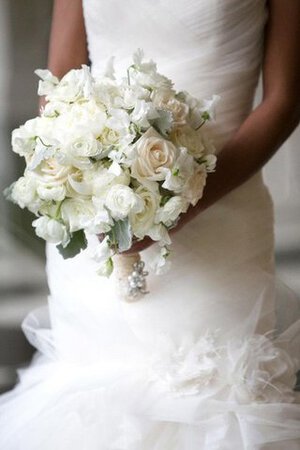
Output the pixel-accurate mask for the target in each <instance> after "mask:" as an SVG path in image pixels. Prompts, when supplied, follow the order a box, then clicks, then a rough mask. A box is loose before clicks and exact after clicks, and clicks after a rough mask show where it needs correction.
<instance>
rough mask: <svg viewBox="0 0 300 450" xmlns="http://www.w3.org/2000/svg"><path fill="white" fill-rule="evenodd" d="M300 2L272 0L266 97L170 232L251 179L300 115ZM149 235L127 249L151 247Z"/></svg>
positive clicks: (266, 62)
mask: <svg viewBox="0 0 300 450" xmlns="http://www.w3.org/2000/svg"><path fill="white" fill-rule="evenodd" d="M299 49H300V2H299V1H295V0H286V1H282V0H269V20H268V24H267V28H266V35H265V51H264V60H263V100H262V102H261V104H260V105H259V106H258V107H257V108H256V109H255V110H254V111H253V112H252V113H251V114H250V115H249V116H248V117H247V119H246V120H245V121H244V122H243V124H242V125H241V127H240V128H239V130H238V131H237V132H236V133H235V134H234V136H233V137H232V138H231V139H230V140H229V142H228V143H227V144H226V145H225V146H224V148H223V149H222V151H221V152H220V153H219V155H218V161H217V169H216V171H215V172H214V173H212V174H209V176H208V178H207V185H206V187H205V190H204V196H203V198H202V199H201V200H200V201H199V202H198V203H197V205H196V206H194V207H190V208H189V210H188V211H187V213H186V214H183V215H182V217H181V218H180V221H179V223H178V225H177V226H176V227H175V228H174V229H173V230H171V233H174V232H176V231H178V230H179V229H181V228H182V227H183V226H184V225H185V224H186V223H187V222H189V221H190V220H191V219H193V218H194V217H195V216H196V215H198V214H199V213H201V212H202V211H204V210H205V209H206V208H208V207H209V206H211V205H213V204H214V203H215V202H217V201H218V200H219V199H220V198H222V197H223V196H224V195H226V194H227V193H229V192H230V191H231V190H233V189H235V188H237V187H238V186H240V185H241V184H242V183H244V182H245V181H246V180H248V179H249V178H250V177H251V176H252V175H254V173H255V172H257V171H258V170H259V169H260V168H262V167H263V165H264V164H265V163H266V162H267V161H268V160H269V159H270V158H271V156H272V155H273V154H274V153H275V152H276V150H277V149H278V148H279V147H280V146H281V144H282V143H283V142H284V141H285V140H286V139H287V138H288V136H289V135H290V134H291V133H292V131H293V130H294V128H295V127H296V126H297V124H298V123H299V119H300V64H299ZM151 243H152V241H151V240H150V239H149V238H146V239H144V240H143V241H141V242H138V243H136V244H135V245H134V246H133V247H132V248H131V249H130V250H129V251H128V253H130V252H135V251H140V250H143V249H144V248H146V247H148V246H149V245H151Z"/></svg>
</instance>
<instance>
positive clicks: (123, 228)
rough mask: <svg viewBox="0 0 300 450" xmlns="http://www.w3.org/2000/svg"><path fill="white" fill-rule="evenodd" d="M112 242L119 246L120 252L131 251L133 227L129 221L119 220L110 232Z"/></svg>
mask: <svg viewBox="0 0 300 450" xmlns="http://www.w3.org/2000/svg"><path fill="white" fill-rule="evenodd" d="M109 238H110V241H111V242H112V243H113V244H116V245H117V246H118V250H119V251H120V252H124V251H125V250H129V249H130V247H131V244H132V235H131V227H130V223H129V220H128V219H124V220H118V221H117V222H115V223H114V226H113V227H112V228H111V230H110V232H109Z"/></svg>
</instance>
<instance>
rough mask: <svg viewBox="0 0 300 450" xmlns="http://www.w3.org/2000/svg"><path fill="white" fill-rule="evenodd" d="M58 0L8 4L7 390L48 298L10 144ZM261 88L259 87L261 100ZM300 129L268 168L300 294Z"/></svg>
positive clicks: (0, 208) (3, 302)
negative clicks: (17, 197) (35, 313)
mask: <svg viewBox="0 0 300 450" xmlns="http://www.w3.org/2000/svg"><path fill="white" fill-rule="evenodd" d="M51 11H52V0H43V1H42V2H41V1H40V0H22V1H20V0H1V2H0V61H1V65H0V191H1V195H0V392H2V391H4V390H6V389H9V388H10V387H11V386H12V385H13V384H14V382H15V379H16V372H15V369H16V368H17V367H20V366H22V365H24V364H26V363H27V362H28V360H29V359H30V357H31V355H32V352H33V349H32V348H31V347H30V345H29V344H28V343H27V342H26V339H25V338H24V335H23V333H22V331H21V328H20V324H21V322H22V320H23V318H24V316H25V315H26V314H27V312H29V311H30V310H32V309H34V308H35V307H38V306H40V305H43V304H45V303H46V301H47V295H48V289H47V283H46V277H45V260H44V245H43V242H42V241H41V240H39V239H38V238H36V237H35V235H34V233H33V231H32V228H31V222H32V219H33V218H32V216H31V214H30V213H27V212H26V211H23V210H20V209H19V208H18V207H16V206H14V205H12V204H11V203H8V202H7V201H5V200H4V198H3V195H2V191H3V189H4V188H5V187H7V186H8V185H9V184H11V182H12V181H14V180H15V179H16V178H18V177H19V176H20V175H21V173H22V170H23V164H22V160H21V158H18V157H17V155H15V154H14V153H13V152H12V151H11V149H10V134H11V131H12V129H14V128H16V127H17V126H19V125H20V124H21V123H23V122H25V121H26V120H27V119H29V118H31V117H33V116H35V115H37V113H38V108H37V96H36V90H37V81H38V80H37V77H36V76H35V75H34V74H33V72H34V70H35V69H36V68H45V67H46V58H47V45H48V37H49V29H50V21H51ZM260 91H261V88H260V86H259V87H258V90H257V95H256V103H257V102H258V101H259V98H260V93H261V92H260ZM299 147H300V128H299V127H298V129H297V130H296V131H295V132H294V134H293V135H292V136H291V138H290V139H289V140H288V141H287V142H286V144H285V145H284V146H283V147H282V148H281V149H280V150H279V151H278V152H277V154H276V155H275V157H274V158H273V159H272V160H271V161H270V162H269V163H268V165H267V166H266V168H265V171H264V175H265V181H266V183H267V184H268V186H269V188H270V190H271V193H272V195H273V199H274V205H275V214H276V227H275V232H276V263H277V270H278V274H279V276H280V278H281V279H282V280H283V281H284V282H286V284H288V285H289V286H290V287H291V288H292V289H293V290H295V291H296V292H297V293H299V295H300V276H299V275H300V195H299V192H300V151H299Z"/></svg>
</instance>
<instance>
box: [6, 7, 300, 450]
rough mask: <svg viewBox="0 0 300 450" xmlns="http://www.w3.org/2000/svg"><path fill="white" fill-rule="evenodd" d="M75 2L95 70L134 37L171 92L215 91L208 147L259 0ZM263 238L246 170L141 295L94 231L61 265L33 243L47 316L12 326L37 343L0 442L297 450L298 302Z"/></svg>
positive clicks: (261, 200)
mask: <svg viewBox="0 0 300 450" xmlns="http://www.w3.org/2000/svg"><path fill="white" fill-rule="evenodd" d="M84 13H85V18H86V27H87V34H88V42H89V51H90V58H91V61H92V65H93V71H94V72H95V73H97V72H101V71H102V70H103V68H104V66H105V62H106V61H107V59H108V57H110V56H111V55H112V54H114V55H115V56H116V68H117V74H120V71H121V70H122V68H124V67H126V65H127V63H128V62H129V61H130V57H131V55H132V53H133V51H134V50H135V49H136V48H137V47H141V48H143V49H144V51H145V54H146V57H148V58H153V59H154V60H156V61H157V63H158V68H159V70H160V71H161V72H162V73H164V74H165V75H167V76H169V77H171V78H172V79H173V80H174V82H175V87H176V88H178V89H186V90H188V91H190V92H191V93H192V94H194V95H199V96H200V97H203V96H210V95H211V94H219V95H221V96H222V103H221V107H220V108H219V114H218V121H217V125H216V126H212V127H211V134H212V135H213V136H214V139H215V140H216V142H217V148H218V151H220V150H221V148H222V145H223V144H224V143H225V142H226V141H227V140H228V139H229V138H230V136H231V135H232V133H234V131H235V130H236V129H237V128H238V127H239V125H240V124H241V123H242V121H243V120H244V118H245V117H246V116H247V114H249V112H250V110H251V107H252V100H253V95H254V91H255V87H256V83H257V78H258V74H259V70H260V64H261V55H262V46H263V32H264V26H265V23H266V20H267V17H268V12H267V9H266V4H265V1H263V0H176V1H175V2H174V0H139V1H136V0H126V1H121V0H109V1H99V0H84ZM245 156H246V155H245ZM273 240H274V238H273V207H272V200H271V198H270V195H269V192H268V190H267V188H266V186H265V185H264V182H263V180H262V176H261V173H258V174H256V175H255V176H254V177H252V178H251V179H250V180H249V181H248V182H246V183H245V184H243V185H242V186H241V187H239V188H238V189H236V190H235V191H233V192H232V193H230V194H229V195H227V196H226V197H225V198H223V199H222V200H220V201H219V202H218V203H217V204H215V205H214V206H212V207H211V208H209V209H208V210H207V211H205V212H204V213H202V214H201V215H199V216H198V217H197V218H195V219H194V220H193V221H192V222H190V223H189V224H188V225H187V226H185V227H184V228H183V229H182V230H181V231H179V232H178V233H177V234H176V235H174V238H173V241H174V242H173V257H172V269H171V271H170V272H169V273H167V274H166V275H164V276H156V275H153V274H151V275H150V276H149V279H148V287H149V289H150V294H148V295H147V296H146V297H145V298H144V299H143V300H141V301H138V302H134V303H126V302H122V301H121V300H120V299H119V298H118V296H117V294H116V290H115V284H114V278H113V277H112V278H110V279H103V278H99V277H98V276H97V275H96V273H95V271H96V269H97V264H96V263H95V262H93V261H92V260H91V257H90V255H91V253H92V249H93V246H95V245H97V240H96V238H94V237H91V238H90V241H89V246H88V249H87V250H86V251H84V252H82V253H81V254H80V255H78V256H77V257H76V258H74V259H72V260H67V261H63V260H62V258H61V257H60V256H59V254H58V253H57V251H56V248H55V246H53V245H48V246H47V257H48V262H47V271H48V276H49V286H50V290H51V296H50V297H49V314H48V311H46V310H44V309H42V310H40V311H35V312H33V313H31V314H30V315H29V316H28V317H27V318H26V320H25V321H24V323H23V329H24V331H25V333H26V335H27V337H28V339H29V340H30V342H31V343H32V344H33V345H35V346H36V347H37V349H38V350H39V351H38V352H37V353H36V356H35V358H34V361H33V362H32V364H31V366H30V367H29V368H27V369H24V370H22V371H20V372H19V374H20V383H19V384H18V386H17V387H16V388H15V389H14V390H13V391H12V392H10V393H8V394H6V395H4V396H2V397H0V448H1V449H2V448H3V449H5V450H37V449H39V450H40V449H43V450H53V449H55V450H60V449H61V450H71V449H72V450H77V449H78V450H85V449H87V450H96V449H97V450H99V449H101V450H108V449H109V450H117V449H119V450H121V449H123V450H125V449H126V450H283V449H284V448H287V449H289V450H296V449H298V450H299V449H300V404H299V397H298V400H297V396H296V394H295V392H294V390H293V388H294V385H295V381H296V377H295V373H296V371H297V370H298V369H299V367H300V363H299V359H300V352H299V343H300V342H299V341H300V339H299V335H300V319H299V317H300V313H299V302H298V303H297V299H295V298H294V295H293V293H292V292H290V291H289V290H288V289H287V288H286V287H285V286H283V285H282V284H280V282H279V281H277V280H276V278H275V274H274V261H273V245H274V242H273ZM153 254H154V248H153V247H150V248H148V249H147V250H145V251H143V254H142V257H143V259H144V260H145V262H146V264H147V265H149V263H150V262H151V260H152V257H153ZM278 310H280V311H281V315H280V317H281V319H280V320H278V318H279V316H278V315H277V314H276V311H278ZM50 325H51V327H50Z"/></svg>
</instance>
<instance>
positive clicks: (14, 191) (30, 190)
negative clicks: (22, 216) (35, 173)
mask: <svg viewBox="0 0 300 450" xmlns="http://www.w3.org/2000/svg"><path fill="white" fill-rule="evenodd" d="M10 198H11V200H12V201H13V202H15V203H17V204H18V205H19V206H20V208H25V207H26V208H28V209H29V210H30V211H31V212H33V213H36V212H37V211H38V209H39V207H40V206H41V200H40V199H39V198H38V196H37V192H36V182H35V180H34V178H33V177H32V176H31V175H30V174H29V173H26V172H25V174H24V176H23V177H21V178H19V179H18V180H17V181H16V182H15V183H14V184H13V186H12V188H11V191H10Z"/></svg>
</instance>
